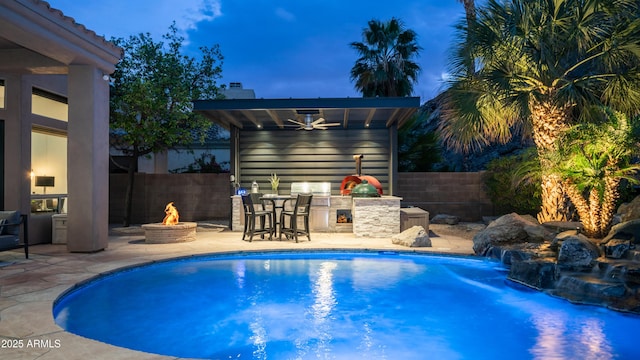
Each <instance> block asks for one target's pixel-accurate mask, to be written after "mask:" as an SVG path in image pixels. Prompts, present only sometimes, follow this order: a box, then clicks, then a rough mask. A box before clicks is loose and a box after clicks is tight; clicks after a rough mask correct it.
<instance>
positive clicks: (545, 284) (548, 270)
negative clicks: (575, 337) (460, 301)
mask: <svg viewBox="0 0 640 360" xmlns="http://www.w3.org/2000/svg"><path fill="white" fill-rule="evenodd" d="M536 223H537V221H535V219H532V218H527V217H524V216H519V215H517V214H509V215H505V216H502V217H500V218H498V219H496V220H495V221H492V222H491V223H490V224H489V225H488V226H487V228H486V229H484V230H482V231H479V232H478V233H477V234H476V235H475V236H474V238H473V242H474V245H473V248H474V251H476V254H478V255H484V256H487V257H492V258H496V259H499V260H500V261H501V262H502V263H503V264H505V266H507V267H508V268H509V274H508V276H507V278H508V279H509V280H511V281H515V282H517V283H520V284H523V285H526V286H529V287H531V288H534V289H537V290H540V291H544V292H546V293H548V294H551V295H554V296H558V297H562V298H564V299H567V300H569V301H572V302H575V303H583V304H592V305H599V306H605V307H607V308H610V309H615V310H620V311H628V312H632V313H636V314H640V247H639V246H637V244H638V243H640V219H634V220H631V221H627V222H625V223H621V224H618V225H615V226H614V227H613V228H612V229H611V231H610V233H609V234H608V236H607V237H605V238H604V239H603V240H602V241H600V242H599V243H598V242H597V240H594V239H589V238H587V237H586V236H585V235H583V234H581V233H580V230H581V229H580V228H581V225H580V224H579V223H575V222H574V223H571V222H554V223H545V224H543V225H544V226H543V225H536ZM541 228H543V229H544V230H541ZM549 239H551V240H549Z"/></svg>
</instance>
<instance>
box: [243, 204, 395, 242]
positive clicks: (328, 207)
mask: <svg viewBox="0 0 640 360" xmlns="http://www.w3.org/2000/svg"><path fill="white" fill-rule="evenodd" d="M293 196H295V195H293ZM232 200H233V201H232V204H233V206H232V220H231V229H232V230H233V231H242V230H243V228H244V213H243V208H242V197H241V196H240V195H234V196H232ZM400 200H402V198H400V197H397V196H381V197H351V196H349V195H315V194H314V195H313V199H312V200H311V209H310V213H311V214H310V216H309V223H310V224H309V226H310V228H311V231H312V232H314V231H315V232H345V233H354V234H355V235H357V236H368V237H391V236H393V235H395V234H398V233H399V232H400Z"/></svg>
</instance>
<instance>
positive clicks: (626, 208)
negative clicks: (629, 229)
mask: <svg viewBox="0 0 640 360" xmlns="http://www.w3.org/2000/svg"><path fill="white" fill-rule="evenodd" d="M616 215H617V217H618V218H619V219H620V222H627V221H631V220H636V219H640V196H636V198H635V199H633V200H631V202H628V203H624V204H622V205H620V206H619V207H618V211H617V213H616Z"/></svg>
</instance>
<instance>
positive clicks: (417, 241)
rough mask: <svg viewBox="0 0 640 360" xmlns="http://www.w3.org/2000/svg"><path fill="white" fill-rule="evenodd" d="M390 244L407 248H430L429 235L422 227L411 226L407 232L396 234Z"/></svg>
mask: <svg viewBox="0 0 640 360" xmlns="http://www.w3.org/2000/svg"><path fill="white" fill-rule="evenodd" d="M391 242H392V243H394V244H397V245H403V246H409V247H431V239H430V238H429V233H427V231H426V230H425V229H424V228H423V227H422V226H417V225H416V226H412V227H410V228H408V229H407V230H405V231H403V232H401V233H400V234H396V235H394V236H393V237H392V238H391Z"/></svg>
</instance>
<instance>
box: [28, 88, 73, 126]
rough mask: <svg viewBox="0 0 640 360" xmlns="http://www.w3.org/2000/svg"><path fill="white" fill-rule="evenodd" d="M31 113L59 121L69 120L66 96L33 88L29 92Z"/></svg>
mask: <svg viewBox="0 0 640 360" xmlns="http://www.w3.org/2000/svg"><path fill="white" fill-rule="evenodd" d="M31 113H33V114H36V115H40V116H46V117H48V118H52V119H57V120H61V121H69V105H68V103H67V98H66V97H64V96H60V95H56V94H53V93H50V92H48V91H44V90H41V89H38V88H33V90H32V92H31Z"/></svg>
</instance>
